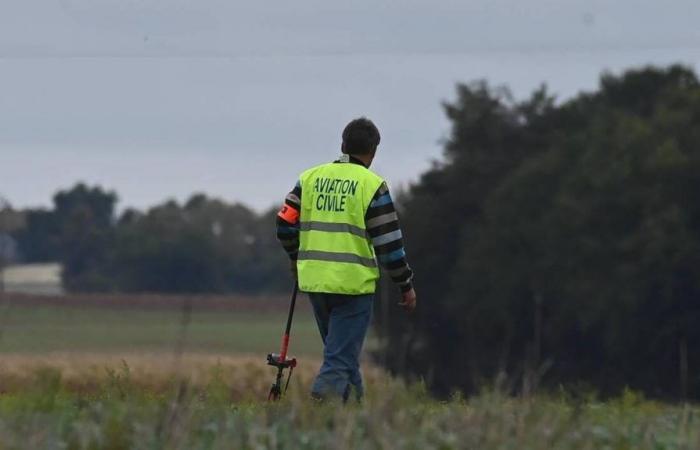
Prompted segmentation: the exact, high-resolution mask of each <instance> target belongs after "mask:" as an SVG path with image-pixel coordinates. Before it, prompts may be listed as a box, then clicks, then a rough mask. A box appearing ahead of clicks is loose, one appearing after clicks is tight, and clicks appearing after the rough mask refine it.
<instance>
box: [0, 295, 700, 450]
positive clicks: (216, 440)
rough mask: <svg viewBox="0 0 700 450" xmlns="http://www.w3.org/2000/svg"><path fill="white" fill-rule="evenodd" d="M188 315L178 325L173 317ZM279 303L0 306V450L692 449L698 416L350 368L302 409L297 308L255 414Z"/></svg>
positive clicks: (280, 318) (302, 326) (307, 346)
mask: <svg viewBox="0 0 700 450" xmlns="http://www.w3.org/2000/svg"><path fill="white" fill-rule="evenodd" d="M185 300H187V301H191V305H192V311H191V314H184V315H183V311H186V310H187V309H186V308H184V309H183V308H182V305H186V304H187V303H186V302H185ZM286 301H287V300H286V299H267V300H266V299H257V298H256V299H230V298H192V299H183V298H171V297H151V296H142V297H135V296H132V297H102V296H94V297H83V296H80V297H56V298H46V297H23V296H19V297H17V296H14V297H8V296H4V297H3V298H2V299H0V332H1V335H0V450H4V449H71V450H73V449H114V450H117V449H183V450H184V449H187V450H190V449H421V450H422V449H475V450H482V449H483V450H492V449H493V450H495V449H499V450H501V449H514V450H520V449H523V450H525V449H533V450H535V449H537V450H540V449H562V450H563V449H574V450H575V449H590V450H597V449H611V450H627V449H629V450H637V449H641V450H645V449H650V450H651V449H655V450H659V449H678V450H681V449H687V450H689V449H699V450H700V408H698V407H696V406H692V405H669V404H663V403H658V402H653V401H647V400H644V399H643V398H642V397H640V396H639V395H636V394H634V393H630V392H628V393H625V394H624V395H623V396H622V397H621V398H619V399H617V400H611V401H606V402H601V401H598V400H596V399H595V398H585V399H582V398H581V396H578V395H568V394H566V393H559V394H557V395H547V396H544V395H542V396H539V397H534V398H510V397H506V396H503V395H499V394H498V393H496V392H484V393H482V394H481V395H477V396H474V397H470V398H466V399H465V398H461V397H455V398H454V399H452V400H451V401H447V402H443V401H438V400H436V399H433V398H431V397H430V396H429V395H428V394H427V393H426V392H425V390H424V389H423V388H422V387H421V385H419V384H418V385H411V386H405V385H404V384H402V382H400V381H399V380H395V379H392V378H391V377H389V376H388V375H387V374H385V373H384V372H382V371H381V370H380V369H378V368H376V367H372V366H371V365H369V364H367V365H366V366H365V378H366V384H367V388H368V395H367V398H366V400H365V402H364V403H363V404H362V405H357V404H351V405H348V406H346V407H341V406H340V405H338V404H335V403H332V402H331V403H325V404H317V403H315V402H312V401H311V400H309V399H308V390H309V384H310V382H311V379H312V377H313V375H314V374H315V372H316V370H317V369H318V366H319V364H320V361H319V359H318V358H319V357H320V339H319V337H318V332H317V330H316V326H315V323H314V321H313V318H312V316H311V314H310V311H309V308H308V305H306V299H305V298H302V299H301V301H300V308H299V310H298V315H297V320H296V321H295V324H294V329H293V339H292V353H294V354H296V355H299V356H302V358H301V359H300V366H299V367H298V369H297V370H296V371H295V373H294V377H293V380H292V384H291V387H290V391H289V393H288V396H287V397H286V398H285V399H283V401H282V402H281V403H279V404H274V405H271V404H268V403H266V402H265V401H264V399H265V398H266V394H267V390H268V389H269V386H270V383H271V382H272V380H273V377H274V370H273V369H272V368H270V367H269V366H266V365H265V364H264V356H265V354H266V353H267V352H269V351H273V350H276V349H277V347H278V345H279V338H280V333H281V330H282V327H283V324H284V319H285V315H286V306H287V305H286Z"/></svg>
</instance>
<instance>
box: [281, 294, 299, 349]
mask: <svg viewBox="0 0 700 450" xmlns="http://www.w3.org/2000/svg"><path fill="white" fill-rule="evenodd" d="M298 292H299V283H296V282H295V283H294V292H292V301H291V303H290V304H289V314H288V315H287V327H286V328H285V329H284V336H282V348H281V349H280V361H286V359H287V351H288V350H289V334H290V333H291V331H292V318H293V317H294V307H295V306H296V303H297V293H298Z"/></svg>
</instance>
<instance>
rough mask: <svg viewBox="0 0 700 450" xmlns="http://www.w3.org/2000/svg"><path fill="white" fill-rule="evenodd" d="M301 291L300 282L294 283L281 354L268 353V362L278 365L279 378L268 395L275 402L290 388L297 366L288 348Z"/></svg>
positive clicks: (268, 398) (271, 364)
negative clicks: (285, 373)
mask: <svg viewBox="0 0 700 450" xmlns="http://www.w3.org/2000/svg"><path fill="white" fill-rule="evenodd" d="M298 292H299V284H298V283H297V282H295V283H294V292H293V293H292V301H291V303H290V305H289V315H288V316H287V328H285V330H284V335H283V336H282V348H281V349H280V352H279V354H277V353H268V354H267V364H268V365H270V366H273V367H277V378H276V379H275V382H274V384H273V385H272V387H271V388H270V393H269V394H268V396H267V400H268V401H272V402H275V401H277V400H279V399H280V398H282V393H283V392H285V393H286V392H287V388H289V380H290V379H291V378H292V371H294V368H295V367H296V366H297V360H296V358H289V359H287V350H288V349H289V332H290V331H291V329H292V317H294V306H295V305H296V302H297V293H298ZM287 368H288V369H289V375H288V376H287V382H286V383H285V384H284V391H282V377H283V375H284V369H287Z"/></svg>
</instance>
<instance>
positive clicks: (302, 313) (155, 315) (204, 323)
mask: <svg viewBox="0 0 700 450" xmlns="http://www.w3.org/2000/svg"><path fill="white" fill-rule="evenodd" d="M61 302H63V303H61ZM286 302H287V300H286V299H280V300H279V301H277V302H276V303H275V305H274V307H269V306H270V305H268V303H269V301H261V302H260V303H259V304H258V305H257V306H256V305H255V303H254V302H250V301H248V302H246V303H243V302H241V303H236V302H235V301H234V302H231V304H230V305H219V304H218V303H213V302H208V303H203V302H197V301H196V300H195V301H193V307H192V312H191V313H190V314H189V315H188V316H183V311H182V308H181V305H180V303H181V301H180V299H174V300H172V301H171V304H170V305H167V304H164V301H163V300H162V299H160V298H156V299H154V300H153V301H152V302H150V303H149V302H148V301H141V302H133V301H132V302H131V303H127V302H124V303H123V304H119V303H117V301H105V302H104V304H100V301H98V300H96V299H92V298H88V299H84V300H83V301H82V302H79V301H75V300H71V301H65V302H64V301H63V300H60V297H59V298H57V300H56V301H55V302H53V303H52V302H51V301H50V300H44V301H37V300H36V299H31V301H30V300H27V299H24V298H23V297H19V298H18V299H14V301H12V302H5V303H4V304H0V333H1V334H0V354H7V353H11V354H26V353H31V354H41V353H50V352H63V353H65V352H120V353H124V352H134V353H141V352H150V353H153V352H161V353H164V354H167V353H168V352H175V351H178V352H179V351H180V349H181V348H182V350H184V351H185V352H196V353H213V354H221V355H231V354H248V353H250V354H266V353H267V352H270V351H277V350H278V347H279V341H280V336H281V333H282V331H283V328H284V324H285V320H286V307H287V304H286ZM305 302H306V299H305V298H300V301H299V308H298V310H297V312H296V315H295V320H294V325H293V330H292V333H293V339H292V342H291V352H292V353H294V354H298V355H318V354H319V352H320V351H321V341H320V337H319V335H318V330H317V328H316V323H315V321H314V319H313V316H312V314H311V311H310V308H309V307H308V306H307V305H305ZM263 356H264V355H263Z"/></svg>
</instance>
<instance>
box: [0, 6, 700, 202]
mask: <svg viewBox="0 0 700 450" xmlns="http://www.w3.org/2000/svg"><path fill="white" fill-rule="evenodd" d="M699 22H700V2H698V1H697V0H676V1H673V2H665V3H664V2H659V1H658V0H655V1H632V0H616V1H611V0H606V1H602V0H585V1H584V0H529V1H527V2H525V1H522V0H488V1H487V0H483V1H429V0H403V1H400V2H399V1H387V0H374V1H369V0H354V1H352V2H348V1H346V2H342V3H340V2H333V1H329V0H312V1H301V2H288V1H285V2H282V1H274V0H273V1H267V2H239V1H237V0H228V1H223V0H222V1H215V0H167V1H166V0H27V1H19V0H15V1H12V0H0V195H2V196H5V197H7V198H8V199H9V200H10V201H11V202H12V203H13V205H15V206H17V207H27V206H39V205H45V206H47V205H49V204H50V201H51V196H52V194H53V192H54V191H56V190H57V189H58V188H65V187H69V186H71V185H72V184H74V183H75V182H77V181H79V180H82V181H86V182H89V183H99V184H101V185H103V186H105V187H108V188H112V189H115V190H116V191H117V192H118V193H119V195H120V198H121V203H120V207H121V208H124V207H126V206H136V207H140V208H142V207H146V206H151V205H153V204H155V203H157V202H161V201H163V200H164V199H166V198H171V197H174V198H177V199H180V200H181V199H184V198H186V197H188V196H189V194H191V193H192V192H194V191H199V192H206V193H208V194H212V195H216V196H219V197H222V198H224V199H226V200H229V201H243V202H245V203H248V204H249V205H251V206H253V207H255V208H258V209H262V208H266V207H269V206H272V205H273V204H276V203H278V202H279V201H280V199H281V198H282V197H283V196H284V194H285V193H286V191H287V190H289V188H291V186H292V185H293V183H294V181H295V178H296V175H297V174H298V173H299V172H300V171H301V170H303V169H304V168H306V167H308V166H310V165H314V164H317V163H320V162H324V161H326V160H330V159H332V158H333V157H335V156H336V154H337V153H339V151H338V148H339V142H340V131H341V129H342V127H343V126H344V125H345V123H346V122H347V121H348V120H350V119H352V118H354V117H356V116H358V115H367V116H369V117H370V118H372V119H373V120H375V122H376V123H377V124H378V126H379V127H380V130H381V131H382V145H381V148H380V155H379V157H378V160H377V163H376V166H375V170H376V171H377V172H379V173H380V174H382V175H384V176H385V177H387V179H388V180H389V181H390V183H391V184H392V185H393V186H398V185H402V184H405V183H408V182H410V181H411V180H413V179H415V178H416V177H417V176H418V175H419V174H420V173H421V172H422V171H423V170H425V169H426V168H427V167H429V164H430V160H431V159H434V158H438V157H439V156H440V153H441V149H440V139H441V138H443V137H444V136H445V135H446V133H447V131H448V126H449V124H448V123H447V121H446V120H445V119H444V116H443V114H442V111H441V108H440V102H441V101H443V100H450V99H452V98H453V92H454V84H455V83H456V82H458V81H464V82H466V81H471V80H474V79H479V78H486V79H488V80H489V81H490V82H491V83H492V84H496V85H497V84H507V85H509V86H510V87H511V89H512V90H513V92H514V93H515V95H516V97H518V98H523V97H525V96H527V95H528V94H529V93H530V92H531V91H532V90H533V89H534V88H535V87H537V86H538V85H539V84H540V83H542V82H546V83H547V84H548V86H549V87H550V89H551V90H552V91H553V92H554V93H556V94H557V95H558V96H559V98H560V99H566V98H568V97H571V96H572V95H575V94H576V93H577V92H579V91H581V90H592V89H594V88H595V87H596V85H597V80H598V77H599V74H600V73H601V71H603V70H612V71H615V72H619V71H620V70H622V69H624V68H627V67H630V66H640V65H644V64H648V63H655V64H669V63H673V62H681V63H685V64H688V65H691V66H693V67H695V68H696V69H697V67H698V62H699V61H700V26H698V23H699Z"/></svg>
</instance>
